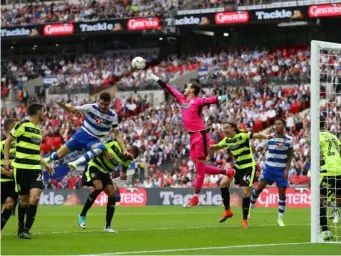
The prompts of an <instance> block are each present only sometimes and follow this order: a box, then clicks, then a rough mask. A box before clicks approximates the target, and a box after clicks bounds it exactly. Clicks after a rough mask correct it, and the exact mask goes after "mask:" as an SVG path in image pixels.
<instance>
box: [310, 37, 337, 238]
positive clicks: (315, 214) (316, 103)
mask: <svg viewBox="0 0 341 256" xmlns="http://www.w3.org/2000/svg"><path fill="white" fill-rule="evenodd" d="M326 60H327V61H326ZM328 60H331V61H328ZM334 60H336V63H338V61H341V44H337V43H329V42H322V41H315V40H313V41H311V82H310V90H311V95H310V97H311V100H310V102H311V104H310V111H311V112H310V115H311V119H310V120H311V220H310V221H311V222H310V223H311V237H310V239H311V242H312V243H318V242H323V239H321V230H320V229H321V227H320V142H319V134H320V115H321V105H322V104H325V106H324V108H326V110H325V111H329V109H328V108H329V104H327V103H331V104H332V106H333V109H334V108H335V106H337V105H338V106H340V102H339V100H340V96H341V94H339V93H338V94H336V92H335V89H334V85H333V83H334V82H333V81H335V78H336V77H337V73H336V72H337V70H336V69H335V68H334V67H335V65H339V64H335V61H334ZM321 77H325V78H326V80H325V79H324V78H322V79H321ZM339 77H340V78H339V79H338V78H336V79H337V81H340V84H341V75H340V74H339ZM321 86H323V87H325V89H326V99H321V97H320V93H321V91H320V88H321ZM326 106H327V107H326ZM336 112H337V111H336ZM327 122H328V121H327ZM338 132H341V131H340V130H339V131H338ZM327 211H328V209H327ZM327 215H328V214H327ZM329 222H330V220H328V224H329ZM340 222H341V220H340V221H339V223H340ZM333 232H334V234H333V240H332V242H337V243H341V225H340V224H337V226H336V225H334V226H333V231H332V233H333Z"/></svg>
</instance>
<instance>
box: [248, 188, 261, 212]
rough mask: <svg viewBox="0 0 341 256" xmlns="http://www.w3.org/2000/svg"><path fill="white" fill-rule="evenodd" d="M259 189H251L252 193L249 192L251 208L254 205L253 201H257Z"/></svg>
mask: <svg viewBox="0 0 341 256" xmlns="http://www.w3.org/2000/svg"><path fill="white" fill-rule="evenodd" d="M260 193H261V192H260V191H259V190H258V189H256V188H255V189H254V190H252V193H251V199H250V203H251V204H250V207H251V208H253V207H254V205H255V203H256V201H257V199H258V197H259V195H260Z"/></svg>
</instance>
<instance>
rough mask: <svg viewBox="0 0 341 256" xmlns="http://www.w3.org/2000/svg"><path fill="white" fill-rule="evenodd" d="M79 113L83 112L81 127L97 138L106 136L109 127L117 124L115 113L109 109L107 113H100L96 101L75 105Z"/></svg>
mask: <svg viewBox="0 0 341 256" xmlns="http://www.w3.org/2000/svg"><path fill="white" fill-rule="evenodd" d="M76 110H77V111H78V112H79V113H85V120H84V124H83V125H82V127H81V129H83V130H84V131H85V132H86V133H87V134H89V135H90V136H92V137H95V138H97V139H101V138H103V137H104V136H106V135H107V134H108V133H109V132H110V129H111V128H116V127H117V126H118V116H117V114H116V113H115V112H114V111H113V110H111V109H109V111H108V113H102V112H101V111H100V108H99V106H98V104H97V103H95V104H86V105H83V106H77V107H76Z"/></svg>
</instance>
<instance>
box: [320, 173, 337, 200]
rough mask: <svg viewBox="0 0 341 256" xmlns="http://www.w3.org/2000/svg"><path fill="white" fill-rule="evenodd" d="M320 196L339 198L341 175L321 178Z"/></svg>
mask: <svg viewBox="0 0 341 256" xmlns="http://www.w3.org/2000/svg"><path fill="white" fill-rule="evenodd" d="M320 194H321V195H325V196H328V197H330V196H332V195H334V197H335V195H336V196H337V197H339V196H341V175H339V176H321V183H320Z"/></svg>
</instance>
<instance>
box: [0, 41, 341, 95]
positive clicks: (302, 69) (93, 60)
mask: <svg viewBox="0 0 341 256" xmlns="http://www.w3.org/2000/svg"><path fill="white" fill-rule="evenodd" d="M139 55H140V56H142V57H144V58H146V60H147V63H148V64H149V65H152V66H153V72H154V73H155V74H156V75H158V76H159V77H160V78H162V79H164V80H167V81H170V80H173V79H175V78H178V77H180V76H182V75H184V74H186V73H188V72H191V71H194V70H198V74H199V77H200V80H201V82H203V83H204V84H213V85H253V84H268V83H272V82H274V83H277V84H278V83H282V84H288V83H299V84H300V83H303V82H308V81H309V76H310V64H309V63H310V51H309V48H307V47H297V48H290V49H288V48H283V49H272V50H266V49H248V48H239V49H228V50H219V51H211V52H209V53H200V52H197V53H193V54H188V55H185V56H180V57H179V56H177V55H169V56H168V57H167V58H166V59H164V60H162V61H161V62H160V63H158V55H157V53H152V54H143V53H140V54H139ZM135 56H136V54H135ZM132 58H133V56H132V55H130V54H120V55H115V54H109V55H83V56H80V57H68V58H66V57H57V56H55V57H54V56H50V57H47V58H39V59H30V60H9V61H5V60H4V61H3V65H2V82H1V88H2V94H3V95H4V96H6V94H7V93H8V90H10V89H11V88H13V89H14V88H16V86H17V83H23V82H26V81H27V80H29V79H32V78H35V77H37V76H41V77H47V79H46V81H49V80H50V83H51V84H49V85H52V86H51V90H50V92H51V93H59V92H61V91H63V92H71V91H75V90H78V91H84V90H89V91H91V92H97V91H99V90H101V89H103V88H106V87H108V86H110V85H112V84H114V83H116V82H118V83H117V84H118V85H119V86H120V87H121V88H126V89H137V88H146V87H147V86H150V83H148V82H147V81H146V79H145V77H146V71H134V70H132V69H131V68H130V61H131V59H132ZM155 64H157V65H155ZM338 67H341V64H339V65H338ZM335 68H336V69H337V66H336V67H335ZM332 71H333V70H332V69H331V70H330V72H332ZM51 77H53V78H52V79H51ZM51 81H52V82H51ZM18 87H20V86H18Z"/></svg>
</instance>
